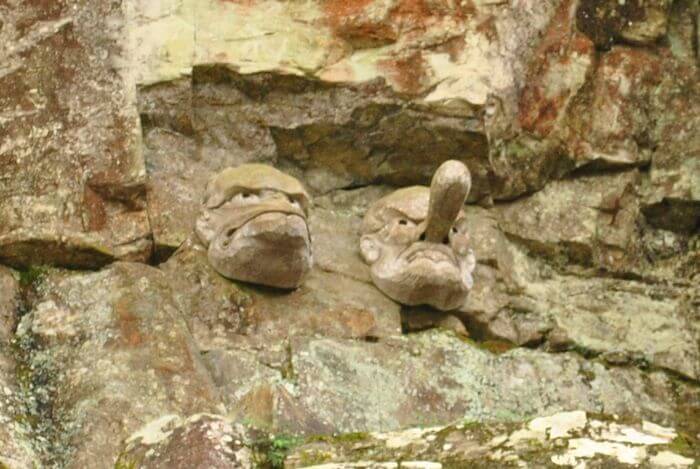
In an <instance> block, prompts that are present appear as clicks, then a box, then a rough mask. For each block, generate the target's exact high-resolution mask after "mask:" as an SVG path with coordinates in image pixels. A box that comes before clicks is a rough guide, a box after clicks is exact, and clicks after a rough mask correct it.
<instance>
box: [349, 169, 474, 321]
mask: <svg viewBox="0 0 700 469" xmlns="http://www.w3.org/2000/svg"><path fill="white" fill-rule="evenodd" d="M470 188H471V176H470V174H469V170H468V169H467V167H466V166H465V165H464V164H462V163H460V162H459V161H454V160H450V161H446V162H445V163H443V164H442V165H441V166H440V167H439V168H438V170H437V171H436V173H435V175H434V176H433V180H432V183H431V185H430V188H428V187H425V186H413V187H407V188H404V189H399V190H397V191H395V192H392V193H391V194H389V195H387V196H386V197H384V198H382V199H380V200H379V201H377V202H376V203H375V204H374V205H373V206H372V207H370V209H369V211H368V212H367V214H366V215H365V218H364V221H363V226H362V236H361V238H360V252H361V254H362V257H363V258H364V260H365V262H367V263H368V264H369V265H370V266H371V274H372V280H373V281H374V284H375V285H376V286H377V288H379V289H380V290H381V291H383V292H384V293H385V294H386V295H388V296H389V297H391V298H393V299H394V300H396V301H398V302H399V303H403V304H406V305H419V304H427V305H430V306H433V307H435V308H437V309H439V310H443V311H449V310H453V309H457V308H459V307H460V306H461V305H463V304H464V302H465V300H466V298H467V295H468V293H469V290H470V289H471V288H472V285H473V280H472V272H473V270H474V267H475V263H476V261H475V258H474V254H473V252H472V249H471V248H470V245H469V234H468V233H467V223H466V220H465V218H464V211H463V210H462V207H463V205H464V201H465V200H466V197H467V195H468V194H469V189H470Z"/></svg>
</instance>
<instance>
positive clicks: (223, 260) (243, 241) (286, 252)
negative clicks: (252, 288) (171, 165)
mask: <svg viewBox="0 0 700 469" xmlns="http://www.w3.org/2000/svg"><path fill="white" fill-rule="evenodd" d="M310 204H311V199H310V197H309V195H308V193H307V192H306V190H304V187H303V186H302V185H301V183H300V182H299V181H298V180H297V179H295V178H293V177H291V176H289V175H287V174H284V173H282V172H280V171H278V170H277V169H275V168H272V167H270V166H266V165H262V164H245V165H242V166H238V167H237V168H227V169H225V170H223V171H222V172H220V173H219V174H217V175H216V176H214V177H213V178H212V179H211V181H209V184H208V185H207V190H206V196H205V201H204V208H203V210H202V213H201V215H200V217H199V218H198V220H197V223H196V232H197V235H198V236H199V239H200V240H201V241H202V243H203V244H204V246H206V247H208V249H209V251H208V258H209V262H210V263H211V265H212V266H213V267H214V269H216V270H217V271H218V272H219V273H220V274H221V275H223V276H224V277H227V278H230V279H234V280H242V281H245V282H251V283H258V284H262V285H268V286H271V287H277V288H297V287H298V286H299V285H300V284H301V282H302V280H303V278H304V276H305V275H306V273H307V272H308V271H309V269H310V268H311V265H312V262H313V261H312V256H311V240H310V237H309V229H308V225H307V221H306V218H307V215H308V210H309V206H310Z"/></svg>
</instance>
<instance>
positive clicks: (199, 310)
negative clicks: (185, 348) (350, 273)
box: [161, 241, 401, 350]
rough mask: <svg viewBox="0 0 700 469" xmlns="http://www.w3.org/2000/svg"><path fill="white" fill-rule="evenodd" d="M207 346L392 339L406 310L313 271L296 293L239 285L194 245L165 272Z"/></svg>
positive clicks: (358, 284)
mask: <svg viewBox="0 0 700 469" xmlns="http://www.w3.org/2000/svg"><path fill="white" fill-rule="evenodd" d="M161 269H162V270H163V271H164V272H165V274H166V278H167V279H168V280H167V281H168V283H169V284H170V285H171V286H172V289H173V297H174V301H175V302H176V304H177V305H178V306H179V308H180V310H181V311H186V312H187V313H186V314H185V320H186V321H187V322H188V324H189V327H190V330H191V331H192V334H193V335H194V337H195V339H196V341H197V343H198V345H199V347H201V348H202V349H203V350H212V349H215V348H227V347H229V346H231V345H232V344H235V343H236V342H238V341H239V340H241V339H240V337H241V336H242V335H245V336H256V337H258V338H265V340H267V341H270V342H276V341H279V340H283V339H285V338H287V337H290V336H294V335H314V334H321V335H324V336H333V337H352V338H365V337H386V336H391V335H396V334H399V333H400V331H401V320H400V317H399V306H398V305H396V304H395V303H393V302H392V301H391V300H389V299H388V298H386V297H385V296H384V295H382V294H381V293H380V292H379V291H377V290H376V289H375V288H374V287H372V286H371V285H370V284H368V283H365V282H362V281H358V280H355V279H353V278H351V277H346V276H344V275H340V274H336V273H332V272H324V271H322V270H320V269H313V270H312V271H311V272H310V274H309V277H308V278H307V279H306V281H305V282H304V284H303V285H302V286H301V287H299V288H298V289H297V290H294V291H292V292H283V291H278V290H274V289H269V288H265V287H257V286H254V285H248V284H241V283H236V282H232V281H230V280H228V279H225V278H224V277H222V276H221V275H219V274H218V273H217V272H216V271H215V270H214V269H213V268H212V267H211V266H210V265H209V262H208V261H207V257H206V250H205V249H204V248H202V247H201V246H199V245H197V244H196V243H193V242H191V241H188V242H187V243H185V244H184V245H183V246H182V247H181V248H180V249H179V250H178V251H177V252H176V253H175V254H174V255H173V256H172V257H171V258H170V259H169V260H168V261H167V262H166V263H165V264H163V265H162V266H161Z"/></svg>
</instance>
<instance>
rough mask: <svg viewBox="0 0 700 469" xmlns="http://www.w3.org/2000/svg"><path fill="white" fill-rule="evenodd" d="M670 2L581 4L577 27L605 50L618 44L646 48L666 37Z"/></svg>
mask: <svg viewBox="0 0 700 469" xmlns="http://www.w3.org/2000/svg"><path fill="white" fill-rule="evenodd" d="M671 3H673V2H672V1H671V0H628V1H624V2H619V1H617V0H582V1H581V5H580V7H579V9H578V12H577V19H578V27H579V29H580V30H581V31H583V32H584V33H585V34H587V35H588V36H590V38H591V39H592V40H593V41H594V42H595V43H596V45H597V46H598V47H601V48H608V47H610V45H611V44H613V43H614V42H618V41H625V42H631V43H635V44H650V43H652V42H654V41H656V40H658V39H659V38H661V37H663V36H664V35H665V34H666V30H667V27H668V14H669V7H670V6H671Z"/></svg>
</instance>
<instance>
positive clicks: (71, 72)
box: [0, 0, 151, 267]
mask: <svg viewBox="0 0 700 469" xmlns="http://www.w3.org/2000/svg"><path fill="white" fill-rule="evenodd" d="M0 8H1V9H2V13H3V15H2V18H3V19H2V29H0V43H2V44H3V48H2V49H1V50H0V61H2V64H3V65H2V68H0V89H1V90H2V91H1V92H0V108H1V109H3V111H2V113H0V135H1V136H2V137H0V181H2V184H1V185H0V187H1V189H0V219H1V220H2V221H3V222H2V226H0V259H2V261H3V262H5V263H8V264H10V265H14V266H24V267H26V266H29V265H32V264H56V265H65V266H71V267H92V266H99V265H103V264H105V263H107V262H109V261H110V260H112V259H114V258H120V259H130V260H146V259H148V258H149V256H150V250H151V240H150V229H149V223H148V217H147V214H146V209H145V183H146V171H145V167H144V160H143V156H142V152H141V142H140V128H141V127H140V123H139V121H138V116H137V113H136V112H135V111H136V110H135V102H136V95H135V90H134V86H135V81H134V78H133V70H132V69H131V66H130V65H131V59H132V57H131V52H130V50H131V48H130V47H129V44H128V38H129V26H128V24H126V23H125V22H124V18H125V15H126V12H125V10H126V8H127V5H126V3H122V2H111V1H106V0H100V1H96V2H95V1H83V0H70V1H69V0H65V1H56V2H30V3H27V2H23V1H15V0H12V1H10V2H9V3H8V2H4V5H2V6H0Z"/></svg>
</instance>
